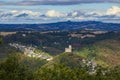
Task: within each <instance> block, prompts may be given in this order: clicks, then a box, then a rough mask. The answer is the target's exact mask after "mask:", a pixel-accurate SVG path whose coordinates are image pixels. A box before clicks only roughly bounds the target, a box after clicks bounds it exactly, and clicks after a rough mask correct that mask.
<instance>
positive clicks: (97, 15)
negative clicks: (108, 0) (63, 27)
mask: <svg viewBox="0 0 120 80" xmlns="http://www.w3.org/2000/svg"><path fill="white" fill-rule="evenodd" d="M66 20H72V21H88V20H97V21H112V20H113V22H120V7H117V6H113V7H111V8H110V9H107V10H106V11H99V10H75V11H71V12H66V13H63V12H59V11H56V10H47V11H46V12H40V11H32V10H11V11H0V22H9V21H13V22H21V21H23V22H29V21H30V22H31V23H35V22H39V23H41V22H56V21H66Z"/></svg>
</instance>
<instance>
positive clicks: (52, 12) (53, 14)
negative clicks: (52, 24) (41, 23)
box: [45, 10, 65, 17]
mask: <svg viewBox="0 0 120 80" xmlns="http://www.w3.org/2000/svg"><path fill="white" fill-rule="evenodd" d="M45 15H46V16H48V17H63V16H65V15H64V14H63V13H60V12H58V11H55V10H49V11H47V12H46V14H45Z"/></svg>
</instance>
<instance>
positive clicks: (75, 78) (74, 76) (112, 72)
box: [0, 54, 120, 80]
mask: <svg viewBox="0 0 120 80" xmlns="http://www.w3.org/2000/svg"><path fill="white" fill-rule="evenodd" d="M21 60H22V58H21V54H11V55H9V56H8V57H7V58H6V59H4V60H3V61H2V62H1V63H0V80H119V78H120V68H119V67H114V68H109V69H108V68H102V67H100V68H99V69H97V71H96V73H94V74H90V73H89V72H88V71H87V70H86V69H83V68H71V67H69V66H67V65H65V64H64V63H63V64H54V65H53V66H52V67H49V66H47V67H46V66H45V67H44V66H43V67H39V68H37V69H36V70H33V69H30V68H29V67H28V66H26V65H25V64H23V63H22V62H21Z"/></svg>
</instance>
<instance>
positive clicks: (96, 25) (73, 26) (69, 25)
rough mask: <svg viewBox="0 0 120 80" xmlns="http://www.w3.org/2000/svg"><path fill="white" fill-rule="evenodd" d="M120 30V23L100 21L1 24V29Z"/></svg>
mask: <svg viewBox="0 0 120 80" xmlns="http://www.w3.org/2000/svg"><path fill="white" fill-rule="evenodd" d="M79 29H93V30H110V31H112V30H120V24H117V23H116V24H115V23H102V22H98V21H84V22H72V21H66V22H57V23H46V24H0V31H48V30H79Z"/></svg>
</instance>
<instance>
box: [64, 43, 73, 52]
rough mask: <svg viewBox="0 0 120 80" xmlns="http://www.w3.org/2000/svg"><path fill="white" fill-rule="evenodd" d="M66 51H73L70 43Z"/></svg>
mask: <svg viewBox="0 0 120 80" xmlns="http://www.w3.org/2000/svg"><path fill="white" fill-rule="evenodd" d="M65 52H67V53H71V52H72V46H71V45H69V47H68V48H65Z"/></svg>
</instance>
